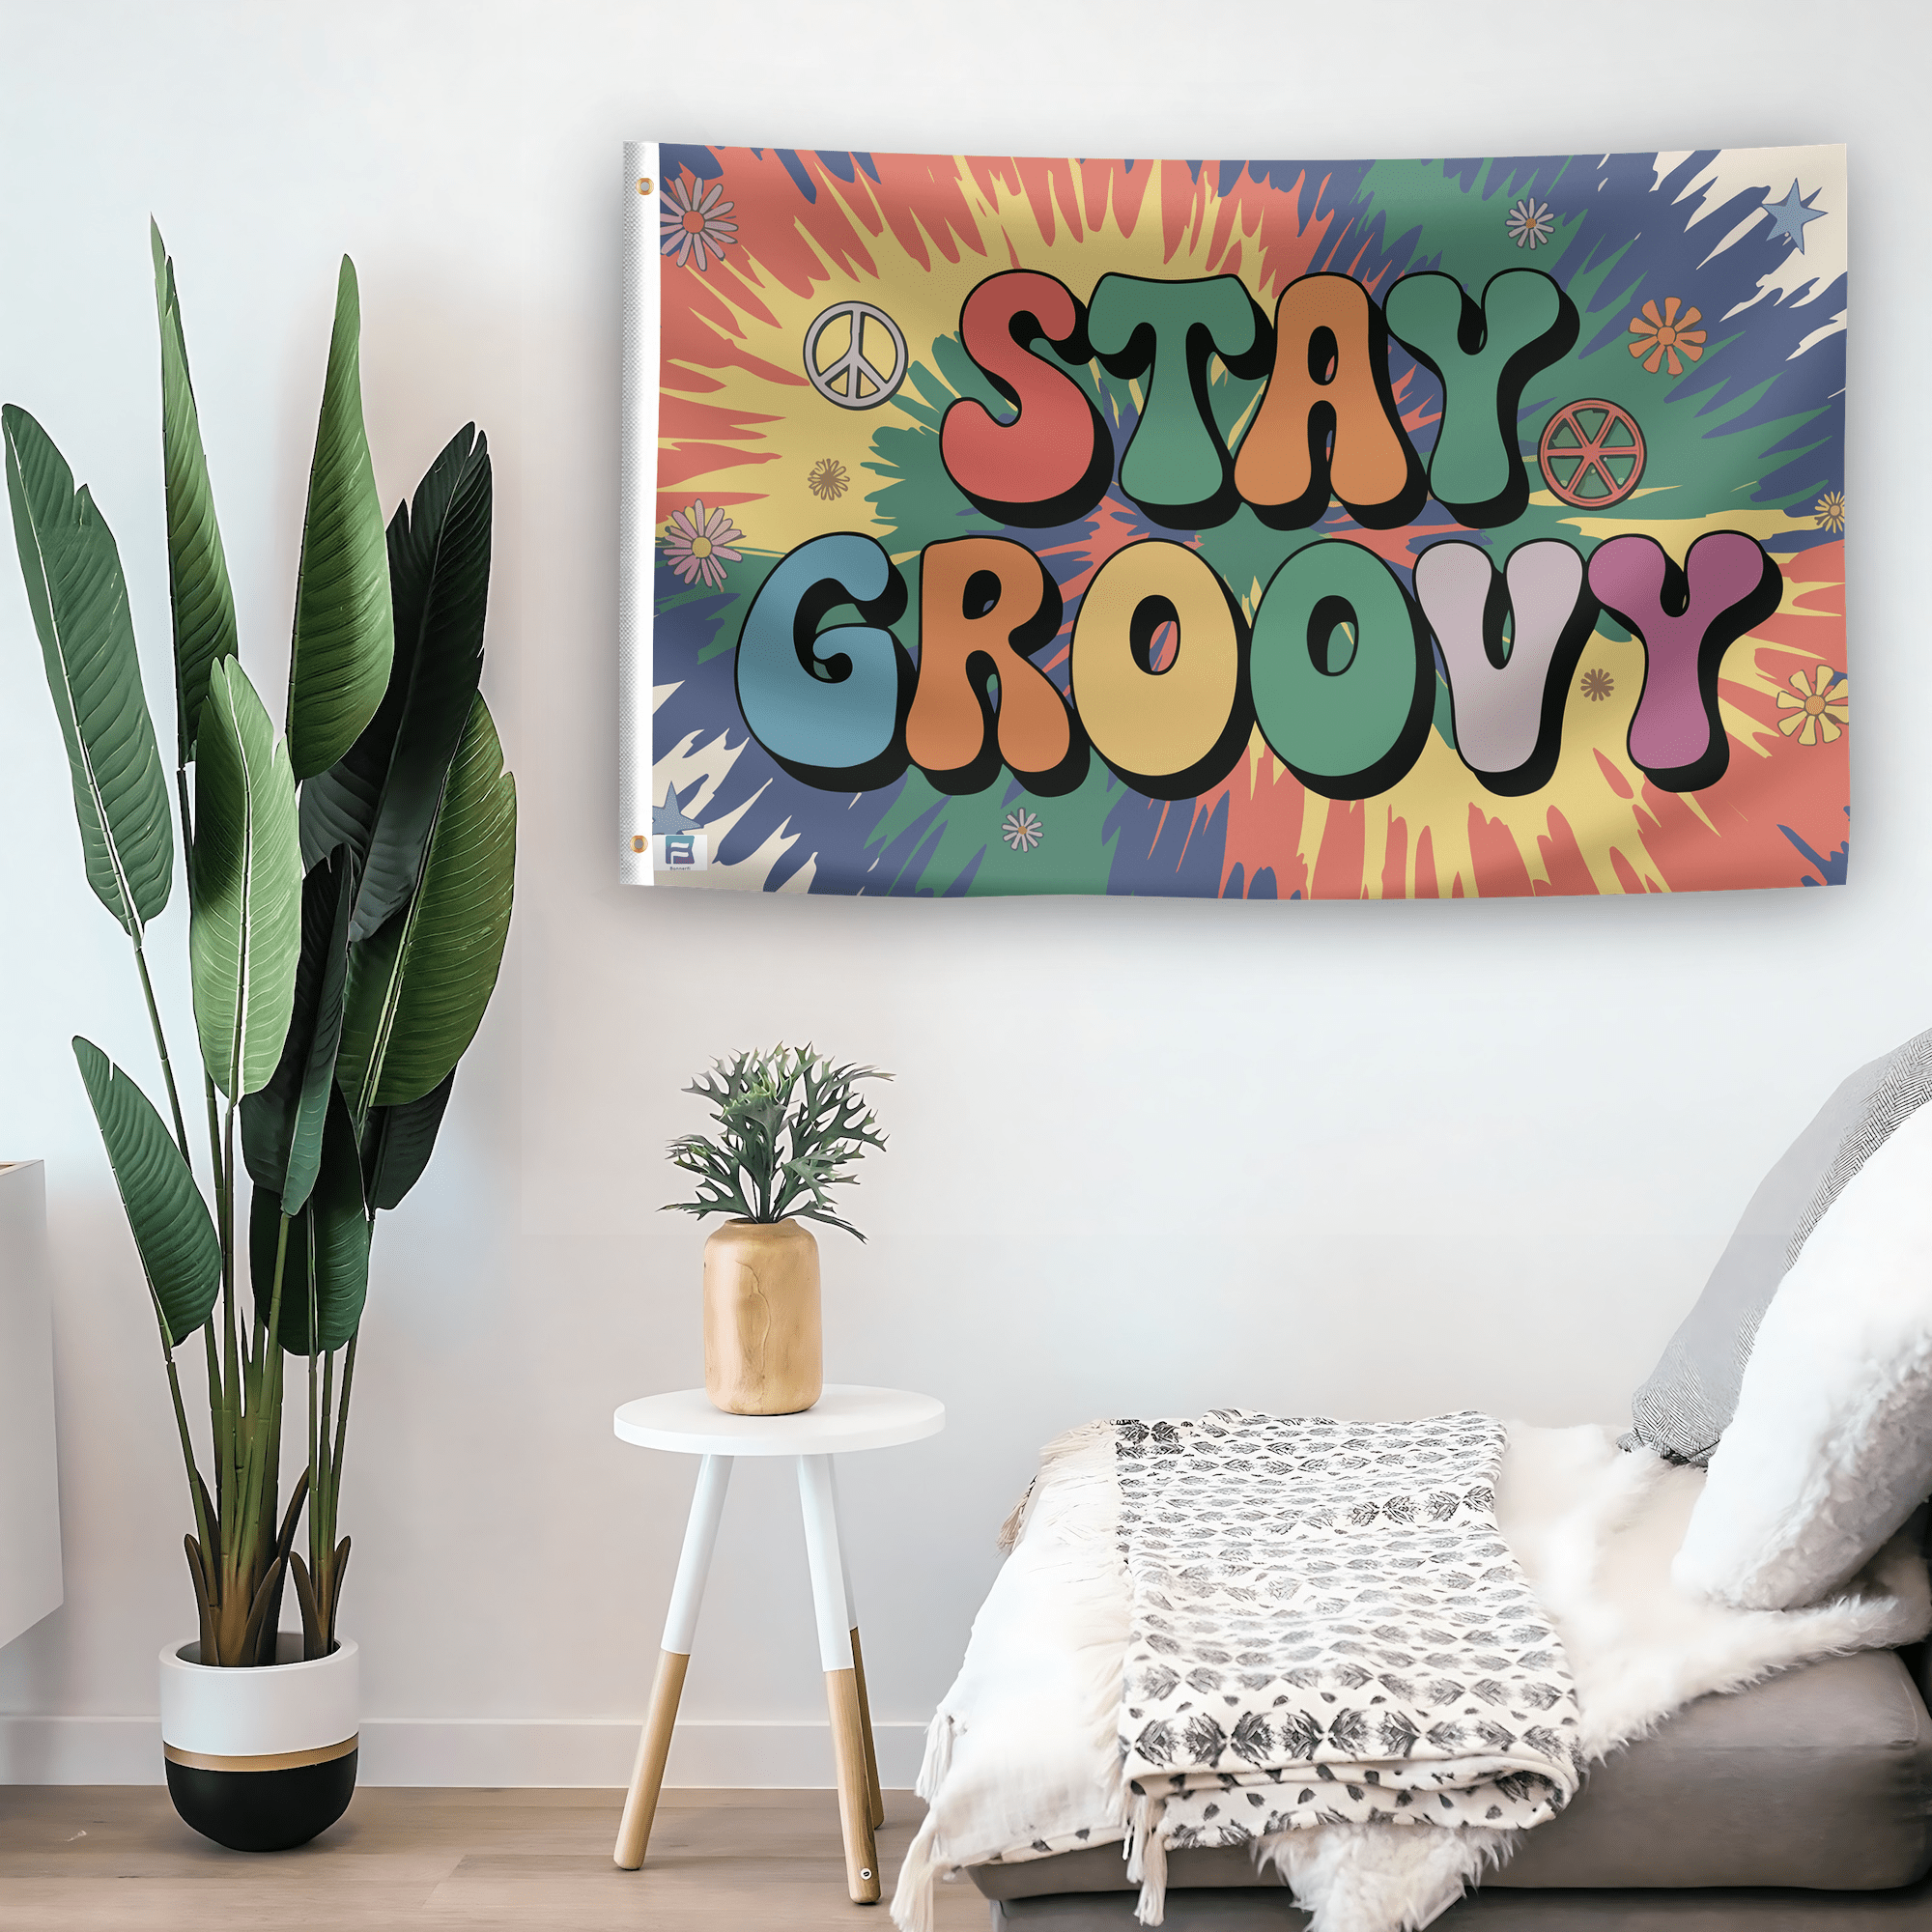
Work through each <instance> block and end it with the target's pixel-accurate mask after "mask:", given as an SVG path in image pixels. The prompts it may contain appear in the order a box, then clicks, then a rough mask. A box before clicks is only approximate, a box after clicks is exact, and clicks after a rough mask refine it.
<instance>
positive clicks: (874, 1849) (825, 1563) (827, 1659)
mask: <svg viewBox="0 0 1932 1932" xmlns="http://www.w3.org/2000/svg"><path fill="white" fill-rule="evenodd" d="M798 1499H799V1506H800V1509H801V1511H802V1513H803V1514H804V1517H805V1548H806V1554H807V1556H808V1558H809V1559H810V1564H811V1601H812V1607H813V1609H814V1610H815V1611H816V1612H817V1620H818V1656H819V1662H820V1663H821V1665H822V1666H823V1668H824V1671H825V1700H826V1703H827V1705H828V1706H829V1708H830V1711H831V1716H832V1752H833V1757H834V1760H835V1762H836V1763H837V1766H838V1825H839V1830H840V1831H841V1833H843V1835H844V1840H845V1889H846V1891H847V1892H848V1894H849V1895H850V1896H851V1898H852V1901H853V1903H854V1904H857V1905H876V1904H877V1903H878V1902H879V1893H880V1885H879V1852H878V1846H877V1844H876V1843H875V1841H874V1839H873V1836H872V1829H873V1827H872V1794H871V1789H870V1785H869V1783H868V1781H867V1775H866V1727H865V1721H864V1719H863V1718H862V1717H861V1715H860V1710H859V1681H858V1671H857V1669H856V1668H855V1667H854V1662H853V1651H852V1619H851V1616H850V1614H849V1613H848V1611H847V1609H846V1607H845V1567H844V1562H843V1559H842V1558H841V1556H840V1554H839V1549H838V1504H837V1502H836V1500H835V1499H834V1496H833V1492H832V1458H831V1457H830V1456H801V1457H800V1458H799V1459H798Z"/></svg>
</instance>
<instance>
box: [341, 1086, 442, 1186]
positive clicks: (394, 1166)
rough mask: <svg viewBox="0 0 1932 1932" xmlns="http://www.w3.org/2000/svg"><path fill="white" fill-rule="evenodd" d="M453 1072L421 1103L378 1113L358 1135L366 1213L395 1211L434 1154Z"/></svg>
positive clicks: (380, 1109) (419, 1101)
mask: <svg viewBox="0 0 1932 1932" xmlns="http://www.w3.org/2000/svg"><path fill="white" fill-rule="evenodd" d="M455 1085H456V1070H455V1068H454V1067H452V1068H451V1069H450V1070H449V1072H447V1073H446V1074H444V1075H443V1078H442V1084H441V1085H440V1087H432V1088H431V1089H430V1091H429V1092H428V1093H427V1094H424V1095H423V1096H422V1098H421V1099H420V1100H409V1101H405V1102H404V1104H403V1105H402V1106H400V1107H378V1108H376V1109H375V1111H374V1112H373V1113H371V1114H370V1116H369V1124H368V1125H367V1126H366V1127H365V1128H364V1129H363V1130H362V1190H363V1192H364V1193H365V1194H366V1195H367V1196H368V1198H369V1211H370V1212H371V1213H372V1214H373V1213H374V1212H375V1211H376V1210H377V1209H378V1208H393V1207H395V1206H396V1205H397V1204H398V1203H399V1202H400V1201H401V1200H402V1198H403V1196H404V1195H406V1194H407V1193H408V1192H409V1191H410V1189H411V1188H412V1187H413V1186H414V1185H415V1184H416V1182H417V1181H418V1180H420V1179H422V1176H423V1169H424V1168H426V1167H427V1166H428V1165H429V1157H430V1154H431V1153H432V1152H433V1151H434V1150H435V1148H436V1136H437V1129H438V1128H440V1126H441V1125H442V1114H443V1109H444V1108H445V1107H447V1106H448V1105H449V1094H450V1089H451V1088H453V1087H454V1086H455Z"/></svg>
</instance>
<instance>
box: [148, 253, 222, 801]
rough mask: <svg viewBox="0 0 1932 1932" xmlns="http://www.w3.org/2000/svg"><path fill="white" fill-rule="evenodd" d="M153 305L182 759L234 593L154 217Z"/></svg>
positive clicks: (191, 741)
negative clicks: (157, 337) (157, 330)
mask: <svg viewBox="0 0 1932 1932" xmlns="http://www.w3.org/2000/svg"><path fill="white" fill-rule="evenodd" d="M148 229H149V235H150V238H151V240H152V241H153V244H154V250H155V307H156V311H157V313H158V315H159V318H160V325H161V470H162V475H163V479H164V481H165V483H166V486H167V503H168V598H169V602H170V603H171V605H172V607H173V610H174V621H175V729H176V734H177V737H178V739H179V743H180V752H179V762H180V763H182V764H184V765H185V764H186V763H187V762H188V761H189V760H190V759H191V758H192V757H193V756H194V745H195V732H196V731H197V729H198V728H199V727H200V724H201V708H202V706H203V705H204V704H205V703H207V701H208V673H209V670H210V668H211V667H212V666H213V664H214V663H215V661H216V660H217V659H218V658H232V657H233V656H234V655H235V652H236V638H235V596H234V593H233V591H232V590H230V588H229V585H228V559H227V557H226V555H224V554H223V552H222V548H221V530H220V526H218V525H217V524H216V523H215V520H214V491H213V486H212V485H211V484H210V482H209V480H208V458H207V456H206V454H205V453H204V452H203V449H202V446H201V418H200V416H199V414H198V413H197V412H196V410H195V406H194V385H193V384H192V383H191V382H190V381H189V380H188V372H187V341H186V338H185V336H184V335H183V333H182V319H181V303H180V301H179V300H178V299H177V298H176V295H175V265H174V263H173V262H172V261H170V260H169V259H168V253H167V249H166V247H165V246H164V245H163V243H162V241H161V231H160V230H159V229H158V228H157V227H156V226H155V224H154V223H153V222H152V221H151V222H150V223H149V224H148Z"/></svg>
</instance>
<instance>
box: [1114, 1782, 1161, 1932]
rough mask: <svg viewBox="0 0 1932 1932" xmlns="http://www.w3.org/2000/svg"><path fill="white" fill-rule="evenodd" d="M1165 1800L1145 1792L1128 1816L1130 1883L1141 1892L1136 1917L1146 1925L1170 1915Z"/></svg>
mask: <svg viewBox="0 0 1932 1932" xmlns="http://www.w3.org/2000/svg"><path fill="white" fill-rule="evenodd" d="M1166 1809H1167V1801H1166V1800H1165V1799H1164V1798H1154V1797H1151V1796H1150V1795H1149V1794H1148V1793H1147V1792H1145V1791H1143V1792H1140V1793H1137V1794H1136V1796H1135V1798H1134V1804H1133V1809H1132V1810H1131V1811H1130V1812H1129V1813H1128V1815H1127V1842H1126V1845H1125V1847H1124V1849H1125V1851H1126V1855H1127V1883H1128V1884H1129V1885H1137V1886H1139V1887H1140V1889H1141V1897H1140V1903H1139V1904H1138V1905H1137V1906H1136V1907H1135V1908H1134V1917H1135V1918H1138V1919H1139V1920H1140V1922H1141V1923H1142V1924H1143V1925H1158V1924H1159V1923H1160V1922H1161V1920H1162V1919H1163V1918H1165V1917H1166V1916H1167V1840H1166V1839H1165V1838H1164V1837H1162V1836H1161V1834H1160V1823H1161V1814H1162V1813H1163V1812H1164V1811H1165V1810H1166Z"/></svg>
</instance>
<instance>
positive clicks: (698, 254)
mask: <svg viewBox="0 0 1932 1932" xmlns="http://www.w3.org/2000/svg"><path fill="white" fill-rule="evenodd" d="M700 189H703V192H702V193H700V192H699V190H700ZM724 192H725V184H724V183H723V182H722V181H715V182H713V183H712V184H711V185H710V186H709V187H708V188H705V186H704V184H703V183H702V182H700V181H696V180H694V181H691V182H689V183H687V182H684V181H674V182H671V183H669V184H668V185H667V186H666V188H665V197H664V200H663V201H662V202H660V203H659V204H658V224H659V225H658V252H659V253H660V254H664V255H675V256H676V257H677V266H678V267H679V268H680V269H681V268H683V267H684V266H685V264H686V263H687V262H695V263H696V266H697V270H698V272H699V273H700V274H702V273H703V272H704V270H706V269H708V268H709V267H710V266H711V264H712V263H713V262H714V261H718V260H721V259H722V258H723V256H724V253H725V249H726V248H728V247H730V246H732V244H733V243H734V242H735V241H736V240H737V236H738V224H737V223H736V222H735V221H726V220H725V216H726V215H727V214H729V213H731V211H732V209H733V208H734V207H736V206H737V204H736V203H735V202H729V201H721V200H720V199H719V197H720V196H721V195H722V194H723V193H724Z"/></svg>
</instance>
